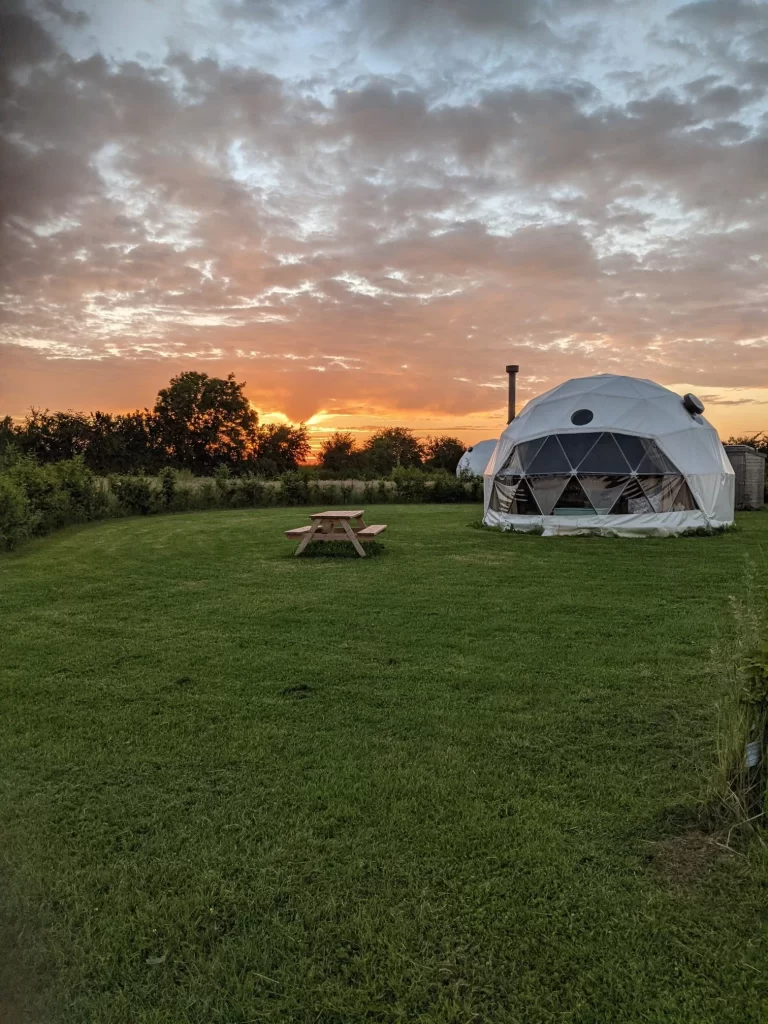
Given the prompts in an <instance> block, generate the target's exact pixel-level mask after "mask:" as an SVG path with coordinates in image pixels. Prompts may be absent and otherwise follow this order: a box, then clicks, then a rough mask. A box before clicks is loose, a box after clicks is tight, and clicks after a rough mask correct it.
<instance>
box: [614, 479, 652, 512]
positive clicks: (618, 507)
mask: <svg viewBox="0 0 768 1024" xmlns="http://www.w3.org/2000/svg"><path fill="white" fill-rule="evenodd" d="M643 512H645V513H648V512H650V513H653V506H652V505H651V503H650V501H649V500H648V498H647V497H646V496H645V494H644V493H643V489H642V488H641V487H640V484H639V483H638V481H637V477H632V478H631V479H630V481H629V483H628V484H627V486H626V487H625V488H624V490H623V491H622V493H621V495H620V496H619V498H618V500H617V502H616V504H615V505H614V506H613V508H612V509H611V515H612V516H634V515H640V514H641V513H643Z"/></svg>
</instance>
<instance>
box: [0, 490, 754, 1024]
mask: <svg viewBox="0 0 768 1024" xmlns="http://www.w3.org/2000/svg"><path fill="white" fill-rule="evenodd" d="M479 514H480V513H479V509H477V508H475V507H448V506H412V507H387V508H381V509H378V508H377V509H375V510H374V512H373V514H372V515H371V516H369V520H370V521H382V520H383V521H385V522H387V523H388V524H389V530H388V532H387V533H386V534H385V535H384V542H385V548H386V550H385V551H384V552H383V553H382V554H380V556H379V557H376V558H371V559H366V560H358V559H346V558H309V559H295V558H293V557H292V553H293V550H294V546H295V545H294V544H292V543H291V542H289V541H286V540H285V539H284V538H283V536H282V531H283V530H284V529H285V528H287V527H291V526H296V525H299V524H300V523H302V522H304V521H306V510H303V509H302V510H296V509H277V510H257V511H242V512H220V513H216V512H214V513H197V514H191V515H178V516H169V517H163V518H154V519H130V520H122V521H114V522H109V523H105V524H102V525H96V526H90V527H85V528H81V529H76V530H69V531H65V532H63V533H61V534H59V535H57V536H54V537H52V538H50V539H48V540H46V541H44V542H41V543H36V544H34V545H31V546H28V547H27V548H26V549H24V550H23V551H20V552H19V553H17V554H14V555H11V556H9V557H7V558H4V559H3V560H2V561H1V562H0V603H1V605H2V607H1V608H0V611H1V612H2V638H3V639H2V648H3V650H2V662H1V663H0V674H1V676H2V689H1V695H2V705H1V707H2V734H1V737H0V745H1V749H0V754H1V756H2V771H1V773H0V774H1V782H0V821H1V822H2V825H1V831H0V853H1V854H2V858H1V859H0V873H1V877H2V890H0V892H1V893H2V895H1V899H2V930H1V931H0V938H1V939H2V948H1V949H0V963H2V965H3V969H2V977H3V984H4V986H5V990H4V1003H3V1000H0V1019H2V1020H3V1024H6V1021H12V1020H14V1021H15V1020H27V1019H29V1020H34V1021H35V1022H36V1024H37V1022H47V1021H56V1022H87V1024H101V1022H104V1024H182V1022H190V1024H192V1022H194V1024H198V1022H199V1024H209V1022H222V1024H245V1022H254V1024H255V1022H262V1021H267V1022H280V1024H283V1022H285V1024H288V1022H296V1024H359V1022H363V1021H377V1022H387V1024H389V1022H393V1024H394V1022H421V1024H448V1022H451V1024H454V1022H455V1024H507V1022H510V1024H511V1022H515V1024H517V1022H519V1024H539V1022H550V1021H551V1022H555V1021H557V1022H570V1024H618V1022H648V1021H650V1022H654V1024H662V1022H664V1024H670V1022H690V1024H707V1022H712V1024H731V1022H732V1024H747V1022H764V1021H765V1020H766V1019H768V1018H767V1016H766V1009H767V1004H766V995H767V994H768V986H767V983H766V965H767V964H768V933H767V932H766V918H765V909H766V908H765V898H766V893H767V892H768V886H767V885H766V883H767V882H768V867H767V863H766V857H765V854H764V852H763V848H761V847H760V845H759V844H752V846H751V847H749V848H747V849H746V850H744V851H742V852H739V853H732V854H729V853H727V852H726V851H724V850H722V849H721V848H719V847H717V846H716V845H714V844H713V843H709V842H708V841H707V840H706V839H705V838H704V837H702V836H701V835H699V834H697V832H696V831H695V829H694V828H693V825H694V822H695V808H696V802H697V799H698V797H699V795H700V793H701V792H702V787H703V785H704V782H705V780H706V776H707V772H708V771H709V770H710V766H711V763H712V758H713V755H714V750H715V742H716V741H715V734H716V727H717V715H718V712H717V708H716V705H717V702H718V701H719V700H720V699H721V697H722V687H723V685H724V684H723V682H722V681H721V679H720V678H719V677H718V674H717V672H716V670H715V669H714V668H713V664H712V659H711V653H710V648H711V645H712V642H713V639H714V638H715V637H716V636H718V635H719V636H721V637H726V638H727V637H728V635H729V633H730V631H731V630H732V629H733V623H732V618H731V610H730V607H729V600H728V599H729V595H732V594H739V593H740V592H741V591H742V589H743V586H744V570H745V564H746V562H747V561H748V560H750V559H753V560H755V561H757V562H759V563H760V564H762V566H763V568H764V566H765V554H764V548H763V547H762V546H763V545H766V544H768V514H762V513H753V514H751V515H749V514H748V515H744V516H741V517H740V518H739V530H738V531H737V532H734V533H732V534H729V535H725V536H719V537H714V538H690V539H674V540H645V541H624V540H599V539H581V538H576V539H545V538H540V537H528V536H521V535H514V536H503V535H501V534H499V533H496V532H490V531H485V530H477V529H471V528H470V524H471V523H472V522H473V521H477V520H478V518H479ZM25 1006H28V1007H32V1008H34V1013H33V1014H32V1015H30V1016H29V1017H26V1016H25V1014H24V1007H25ZM3 1007H4V1010H3Z"/></svg>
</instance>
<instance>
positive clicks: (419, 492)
mask: <svg viewBox="0 0 768 1024" xmlns="http://www.w3.org/2000/svg"><path fill="white" fill-rule="evenodd" d="M391 479H392V480H393V481H394V484H395V494H396V495H397V497H396V499H395V500H396V501H405V502H418V501H424V497H425V493H426V490H427V479H428V478H427V477H426V476H425V474H424V473H423V472H422V470H420V469H404V468H403V467H402V466H401V467H399V468H398V469H393V470H392V475H391Z"/></svg>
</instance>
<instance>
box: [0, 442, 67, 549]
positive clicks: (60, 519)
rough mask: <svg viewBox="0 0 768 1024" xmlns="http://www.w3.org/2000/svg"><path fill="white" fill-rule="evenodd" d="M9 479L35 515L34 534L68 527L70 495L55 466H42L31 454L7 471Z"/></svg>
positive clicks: (15, 460) (17, 459)
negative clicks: (60, 483) (63, 487)
mask: <svg viewBox="0 0 768 1024" xmlns="http://www.w3.org/2000/svg"><path fill="white" fill-rule="evenodd" d="M5 475H6V479H7V480H9V481H10V483H11V484H14V485H15V486H16V487H18V488H19V490H20V491H21V492H22V494H23V495H24V497H25V498H26V501H27V502H28V504H29V508H30V511H31V513H32V515H33V517H34V522H33V523H32V525H31V529H32V532H33V533H34V534H39V535H43V534H46V533H50V532H51V531H52V530H56V529H58V528H59V527H60V526H64V525H65V523H66V522H67V519H68V512H69V496H68V494H67V493H66V491H64V490H63V489H62V487H61V486H60V485H59V480H58V478H57V474H56V471H55V470H54V468H53V467H52V466H41V465H40V463H39V462H36V461H35V459H33V458H32V457H31V456H29V455H22V456H19V457H18V458H16V459H14V461H13V462H12V464H11V465H10V466H8V467H7V469H6V471H5Z"/></svg>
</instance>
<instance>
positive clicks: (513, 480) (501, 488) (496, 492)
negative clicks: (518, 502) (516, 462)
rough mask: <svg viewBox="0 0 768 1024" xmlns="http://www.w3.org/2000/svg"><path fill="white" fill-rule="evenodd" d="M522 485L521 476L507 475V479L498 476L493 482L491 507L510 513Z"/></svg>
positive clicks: (495, 510) (494, 509)
mask: <svg viewBox="0 0 768 1024" xmlns="http://www.w3.org/2000/svg"><path fill="white" fill-rule="evenodd" d="M519 486H520V478H519V477H507V478H506V479H505V478H504V477H501V476H497V477H496V479H495V480H494V482H493V491H492V492H491V501H490V507H491V508H492V509H493V511H494V512H504V513H508V512H509V511H510V509H511V508H512V507H513V505H514V503H515V498H516V497H517V489H518V487H519Z"/></svg>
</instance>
